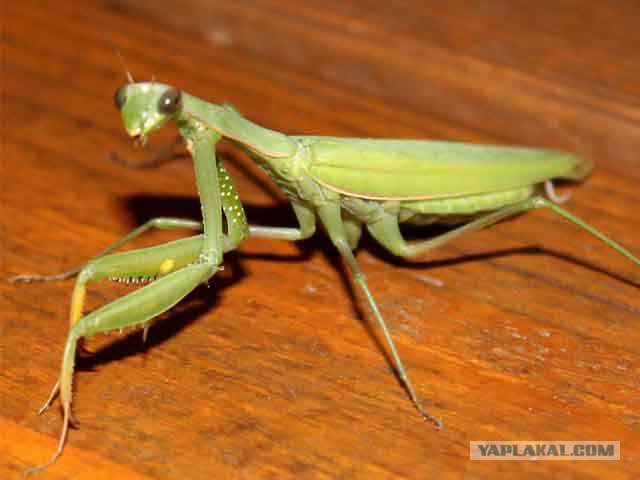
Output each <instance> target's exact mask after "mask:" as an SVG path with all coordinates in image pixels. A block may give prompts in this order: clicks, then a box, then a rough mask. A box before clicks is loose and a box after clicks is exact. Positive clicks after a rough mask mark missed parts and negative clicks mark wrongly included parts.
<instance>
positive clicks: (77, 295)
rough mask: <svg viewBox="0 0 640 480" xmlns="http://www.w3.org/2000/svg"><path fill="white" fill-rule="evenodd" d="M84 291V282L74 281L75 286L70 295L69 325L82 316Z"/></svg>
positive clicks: (71, 325)
mask: <svg viewBox="0 0 640 480" xmlns="http://www.w3.org/2000/svg"><path fill="white" fill-rule="evenodd" d="M86 291H87V290H86V288H85V286H84V283H76V288H74V289H73V296H72V297H71V314H70V316H69V323H70V327H73V326H74V325H75V324H76V322H77V321H78V320H80V318H81V317H82V307H83V306H84V298H85V294H86Z"/></svg>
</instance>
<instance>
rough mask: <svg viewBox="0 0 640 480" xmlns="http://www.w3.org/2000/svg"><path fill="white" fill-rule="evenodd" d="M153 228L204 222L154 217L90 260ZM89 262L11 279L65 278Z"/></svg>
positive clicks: (195, 226)
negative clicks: (54, 271)
mask: <svg viewBox="0 0 640 480" xmlns="http://www.w3.org/2000/svg"><path fill="white" fill-rule="evenodd" d="M152 228H158V229H160V230H175V229H179V228H185V229H190V230H202V222H198V221H196V220H189V219H185V218H174V217H156V218H152V219H151V220H148V221H147V222H145V223H143V224H142V225H140V226H139V227H136V228H134V229H133V230H131V231H130V232H129V233H127V234H126V235H125V236H124V237H122V238H121V239H119V240H117V241H115V242H114V243H112V244H111V245H109V246H108V247H107V248H105V249H104V250H102V251H101V252H100V253H98V254H97V255H96V256H95V257H93V258H92V259H91V260H89V262H91V261H94V260H97V259H98V258H100V257H104V256H105V255H108V254H110V253H112V252H114V251H116V250H117V249H118V248H120V247H122V246H123V245H125V244H127V243H129V242H131V241H132V240H134V239H136V238H138V237H139V236H140V235H142V234H143V233H144V232H146V231H147V230H150V229H152ZM87 264H88V262H85V263H82V264H80V265H77V266H75V267H73V268H70V269H69V270H65V271H64V272H60V273H55V274H53V275H29V274H22V275H16V276H14V277H11V278H10V279H9V281H10V282H50V281H54V280H65V279H67V278H70V277H73V276H74V275H76V274H77V273H79V272H80V270H82V268H83V267H84V266H85V265H87Z"/></svg>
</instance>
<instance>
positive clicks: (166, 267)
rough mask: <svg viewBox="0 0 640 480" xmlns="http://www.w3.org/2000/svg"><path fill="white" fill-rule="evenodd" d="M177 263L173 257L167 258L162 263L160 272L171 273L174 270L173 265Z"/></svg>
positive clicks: (162, 273)
mask: <svg viewBox="0 0 640 480" xmlns="http://www.w3.org/2000/svg"><path fill="white" fill-rule="evenodd" d="M175 265H176V262H175V261H174V260H173V258H167V259H166V260H165V261H164V262H162V263H161V264H160V274H161V275H164V274H166V273H169V272H170V271H171V270H173V267H175Z"/></svg>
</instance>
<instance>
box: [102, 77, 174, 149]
mask: <svg viewBox="0 0 640 480" xmlns="http://www.w3.org/2000/svg"><path fill="white" fill-rule="evenodd" d="M114 101H115V104H116V107H117V108H118V110H120V112H121V114H122V121H123V122H124V128H125V129H126V131H127V133H128V134H129V135H130V136H132V137H134V138H136V139H137V140H138V141H139V142H140V143H141V144H142V145H144V144H145V143H146V140H147V134H148V133H149V132H151V131H153V130H157V129H159V128H161V127H162V126H163V125H164V124H165V123H167V122H168V121H169V120H172V119H175V118H176V117H177V116H178V115H179V114H180V112H181V111H182V93H181V92H180V90H178V89H176V88H174V87H171V86H169V85H164V84H162V83H157V82H137V83H129V84H127V85H123V86H122V87H120V88H118V89H117V90H116V93H115V96H114Z"/></svg>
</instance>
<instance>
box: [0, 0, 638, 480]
mask: <svg viewBox="0 0 640 480" xmlns="http://www.w3.org/2000/svg"><path fill="white" fill-rule="evenodd" d="M444 5H445V2H438V1H409V0H407V1H390V2H375V1H369V2H367V1H356V2H349V3H347V2H341V1H337V0H322V1H319V0H309V1H305V2H293V1H277V0H265V1H256V2H252V1H250V0H236V1H234V2H208V1H204V0H199V1H198V0H190V1H185V2H176V3H175V4H172V3H171V2H166V1H147V2H134V1H112V2H108V1H103V2H100V1H89V2H36V1H33V0H23V1H20V2H6V3H5V2H3V9H4V10H5V11H4V13H3V16H2V30H3V32H2V34H3V42H2V48H3V52H2V56H3V70H2V89H3V94H2V109H3V111H2V125H3V127H2V128H3V131H2V152H1V156H0V159H1V161H2V175H1V178H2V226H3V230H2V272H1V273H2V277H3V278H6V277H8V276H9V275H14V274H17V273H24V272H45V273H50V272H56V271H60V270H63V269H65V268H67V267H69V266H71V265H74V264H75V263H77V262H79V261H81V260H83V259H87V258H89V257H91V256H92V255H93V254H94V253H96V252H97V251H99V250H100V249H101V248H103V247H104V246H105V245H107V244H109V243H110V242H112V241H114V240H115V239H116V238H118V237H119V236H121V235H122V234H124V233H125V232H126V231H128V230H129V229H130V228H132V227H133V226H135V225H137V224H139V223H141V222H143V221H144V220H145V219H147V218H150V217H152V216H156V215H183V216H192V217H197V215H198V212H199V208H198V204H197V200H196V197H195V191H194V185H193V173H192V169H191V165H190V163H189V162H188V161H177V162H173V163H169V164H167V165H165V166H163V167H161V168H159V169H156V170H146V171H141V170H127V169H125V168H124V167H122V166H120V165H117V164H115V163H113V162H109V161H108V160H107V159H108V157H109V156H111V155H112V154H113V153H117V154H118V155H120V156H121V157H124V158H127V159H131V160H132V161H142V160H144V159H145V158H149V157H150V156H151V155H153V152H157V151H159V150H161V149H162V147H163V145H167V144H169V143H170V142H171V139H172V138H173V135H174V133H173V132H171V131H168V132H164V133H159V134H158V135H156V136H155V137H152V139H151V149H150V150H140V149H137V150H136V149H134V148H133V146H132V144H131V141H130V140H129V139H127V138H126V135H125V134H124V131H123V129H122V127H121V125H120V121H119V118H118V114H117V112H116V111H115V109H114V108H113V104H112V95H113V91H114V90H115V88H116V87H117V86H119V85H120V84H122V83H124V81H125V77H124V73H123V67H122V65H121V63H120V61H119V60H118V57H117V56H116V54H115V53H114V51H115V50H118V51H120V52H122V55H123V57H124V59H125V62H126V64H127V67H128V68H130V69H131V70H132V72H133V74H134V75H135V76H136V78H140V79H149V78H150V77H151V76H152V75H155V78H156V79H158V80H161V81H163V82H166V83H171V84H174V85H176V86H178V87H180V88H183V89H185V90H187V91H189V92H191V93H193V94H195V95H198V96H200V97H202V98H205V99H207V100H210V101H214V102H223V101H227V102H231V103H233V104H234V105H235V106H236V107H237V108H238V109H239V110H240V111H242V112H244V113H245V114H246V115H247V116H248V117H249V118H251V119H252V120H254V121H256V122H258V123H260V124H263V125H265V126H268V127H271V128H274V129H278V130H282V131H285V132H289V133H313V134H332V135H352V136H355V135H357V136H372V137H403V138H416V137H418V138H438V139H451V140H459V141H470V142H484V143H506V144H523V145H531V146H545V147H554V148H561V149H565V150H569V151H573V152H577V153H579V154H582V155H585V156H587V157H589V158H591V159H593V160H594V161H596V162H597V164H598V167H599V168H598V170H597V171H596V173H595V174H594V175H592V176H591V178H589V180H588V181H587V182H586V183H585V184H584V185H581V186H579V187H576V188H574V187H568V188H562V189H561V190H562V191H563V192H564V191H568V190H571V191H572V192H574V198H573V199H572V201H571V203H570V206H569V208H570V209H571V210H572V211H573V212H574V213H576V214H577V215H580V216H582V217H583V218H585V219H587V220H589V221H592V222H593V223H594V224H595V225H597V226H598V227H600V228H601V229H602V230H604V231H605V232H607V233H609V234H610V235H611V236H613V237H614V238H616V239H617V240H619V241H620V242H622V243H623V244H625V245H626V246H628V247H629V248H631V249H632V250H634V251H635V252H636V253H637V252H640V220H638V213H637V212H638V207H637V205H638V201H639V200H640V192H639V185H640V183H639V181H640V174H639V173H638V168H639V167H640V57H638V50H637V49H638V45H640V34H639V29H638V27H637V20H638V18H640V7H639V6H638V4H637V3H634V2H614V1H611V2H584V1H577V0H575V1H573V0H554V1H539V2H530V1H524V0H517V1H514V0H501V1H489V2H467V1H459V0H453V1H449V2H446V6H444ZM633 5H635V6H633ZM227 156H228V157H230V158H229V160H228V161H227V165H229V168H230V169H231V171H232V173H233V174H234V176H235V178H236V180H237V183H238V185H239V188H240V190H241V193H242V196H243V199H244V202H245V205H246V209H247V212H248V215H249V217H250V218H251V219H252V220H253V221H254V222H256V223H262V224H276V225H291V224H292V222H293V215H292V214H291V213H290V211H289V208H288V207H287V205H286V203H285V202H284V201H283V199H282V197H281V196H280V195H279V194H278V193H277V191H276V190H275V188H274V187H273V186H272V185H271V184H270V183H269V181H268V180H266V179H265V177H264V176H262V175H261V174H260V173H259V172H257V170H256V168H255V167H254V166H253V165H252V164H251V162H249V161H248V160H247V159H246V158H243V157H242V156H239V155H237V154H234V153H233V152H230V151H229V150H228V149H227ZM433 233H434V232H433V231H429V230H427V231H426V232H424V234H425V235H428V234H433ZM177 235H179V233H177V232H176V233H172V234H162V233H155V234H149V235H148V236H146V237H144V239H141V240H140V241H139V242H137V243H136V245H138V246H140V245H149V244H153V243H158V242H160V241H163V240H166V239H168V238H175V236H177ZM358 258H359V260H360V262H361V263H362V266H363V268H364V270H365V271H366V272H367V273H368V275H369V279H370V283H371V287H372V289H373V291H374V293H375V294H376V295H377V298H378V301H379V303H380V305H381V308H382V310H383V312H384V314H385V315H386V317H387V319H388V321H389V323H390V324H391V327H392V330H393V333H394V335H395V337H396V339H397V342H398V346H399V349H400V351H401V354H402V355H403V357H404V359H405V362H406V363H407V364H408V367H409V370H410V372H411V374H412V376H413V379H414V382H415V383H416V387H417V389H418V391H419V393H420V394H421V395H422V396H423V397H424V398H425V399H427V401H428V402H429V404H430V408H431V411H432V412H433V413H435V414H436V415H438V416H440V417H442V418H443V420H444V422H445V430H444V431H442V432H436V431H434V430H433V429H432V428H431V427H430V426H429V425H426V424H424V423H423V422H422V421H421V420H420V419H419V418H418V416H417V415H416V414H415V411H414V409H413V407H412V405H411V404H410V402H409V401H408V400H407V398H406V395H405V393H404V391H403V390H402V389H401V388H400V386H399V384H398V381H397V380H396V379H395V378H394V376H393V375H392V373H391V370H390V366H389V363H388V361H387V359H386V358H385V356H384V354H383V352H384V347H382V344H381V341H380V337H379V335H378V333H379V332H378V331H377V330H376V329H372V328H371V327H370V326H369V321H370V320H371V318H370V317H369V315H368V313H367V312H366V309H365V308H364V307H365V305H364V303H363V302H362V299H361V297H360V296H359V293H358V292H355V293H353V290H352V288H351V286H350V283H349V279H348V276H347V275H345V274H344V273H343V271H342V269H341V265H340V262H339V260H338V258H337V256H336V254H335V253H334V252H333V251H332V249H331V248H330V247H329V245H328V242H327V241H326V239H325V238H324V237H323V236H322V235H317V236H316V237H315V238H314V239H312V240H310V241H307V242H304V243H302V244H300V245H298V246H295V245H292V244H288V243H286V242H279V241H268V240H249V241H247V242H246V243H245V244H244V245H243V246H242V248H241V249H240V250H239V251H238V252H237V253H235V254H233V255H229V256H228V257H227V259H226V261H225V266H226V269H225V271H224V272H223V273H222V274H221V275H220V276H219V277H217V278H215V279H214V281H213V282H212V283H211V286H210V288H209V289H207V288H200V289H198V290H197V291H196V292H195V293H194V294H192V295H191V296H190V297H189V298H188V299H187V300H186V301H184V302H183V303H182V304H181V305H180V306H179V307H178V308H176V309H175V310H173V311H172V312H171V314H169V315H165V316H164V317H163V320H162V321H161V322H159V323H158V324H157V325H155V326H154V327H153V328H152V329H151V332H150V341H149V342H148V343H147V344H146V345H142V342H141V338H140V334H139V333H133V334H130V335H124V336H122V337H105V336H101V337H99V338H96V339H93V340H91V341H90V343H89V347H90V348H91V349H92V350H93V351H94V352H95V353H94V355H91V356H87V357H85V358H82V359H80V361H79V369H78V374H77V375H76V382H75V385H76V389H75V392H76V393H75V402H74V409H75V413H76V416H77V417H78V419H79V420H80V422H81V429H79V430H73V431H71V433H70V435H69V442H68V445H67V448H66V450H65V453H64V455H63V457H62V458H61V459H60V461H59V462H58V463H57V464H56V465H55V466H54V467H52V468H51V469H50V470H49V471H47V472H46V473H45V474H43V475H42V478H51V479H63V478H75V479H78V478H87V479H89V478H90V479H95V478H166V479H185V478H187V479H205V478H206V479H210V478H247V479H251V478H400V477H406V478H428V477H435V476H437V477H439V478H461V477H465V478H495V477H496V476H497V475H498V474H499V475H501V476H514V475H516V474H517V475H518V476H519V477H521V478H527V477H531V478H539V477H540V476H545V477H547V478H551V477H555V478H605V477H606V478H631V477H632V476H633V475H634V473H635V474H636V475H638V473H639V472H640V413H639V409H640V393H639V392H638V389H639V387H640V384H639V380H638V378H639V377H638V373H639V367H640V362H639V359H638V354H637V351H638V345H639V344H640V300H639V296H638V293H639V292H640V290H639V288H640V270H639V269H638V268H637V267H634V266H633V265H632V264H630V263H629V262H627V261H626V260H624V259H623V258H621V257H619V256H618V255H616V254H614V253H612V252H611V251H610V250H608V249H607V248H605V247H604V246H603V245H601V244H600V243H598V242H597V241H596V240H594V239H593V238H590V237H589V236H588V235H587V234H585V233H583V232H581V231H578V230H577V229H576V228H575V227H574V226H572V225H569V224H567V223H566V222H564V221H562V220H561V219H559V218H556V217H554V216H553V215H552V214H551V213H549V212H535V213H534V214H531V215H527V216H524V217H521V218H518V219H516V220H514V221H510V222H505V223H503V224H501V225H498V226H496V227H495V228H492V229H489V230H486V231H483V232H479V233H475V234H472V235H468V236H466V237H464V238H462V239H460V240H459V241H456V242H455V243H453V244H450V245H447V246H446V247H444V248H442V249H440V250H439V251H437V252H434V253H433V254H432V255H429V256H428V258H424V259H421V260H417V261H414V262H410V263H403V262H399V261H396V260H394V259H391V258H389V256H388V255H386V254H384V253H383V252H381V250H380V249H379V248H377V247H375V246H374V245H372V243H371V242H370V241H365V242H364V243H363V246H362V248H361V249H360V251H359V255H358ZM434 277H435V278H436V279H438V280H440V281H442V282H443V285H442V286H437V282H435V281H433V278H434ZM72 285H73V282H72V281H65V282H59V283H48V284H28V285H27V284H18V285H13V284H9V283H7V282H5V281H2V282H0V288H1V291H2V310H1V311H2V314H1V320H0V432H2V435H0V477H1V478H19V477H20V476H21V474H22V471H23V469H24V468H26V467H28V466H31V465H33V464H34V463H38V462H41V461H43V460H45V459H46V458H48V456H49V455H50V454H51V453H52V451H53V450H54V448H55V444H56V442H57V437H58V433H59V429H60V421H61V419H60V416H59V413H58V408H57V404H56V408H54V409H52V410H51V411H49V412H47V413H46V414H45V415H43V416H42V417H37V416H36V414H35V411H36V409H37V408H38V407H39V405H40V404H41V403H42V402H43V401H44V399H45V397H46V395H47V394H48V392H49V388H50V387H51V385H52V383H53V382H54V380H55V378H56V376H57V373H58V367H59V362H60V357H61V352H62V348H63V344H64V341H65V338H66V332H67V309H68V301H69V296H70V292H71V289H72ZM126 290H127V289H126V288H123V287H121V286H114V285H110V284H108V285H101V286H97V287H95V288H92V289H91V292H92V293H91V295H90V306H91V307H95V306H98V305H100V304H102V303H104V302H105V301H108V300H109V299H113V298H115V297H116V296H118V295H122V294H123V293H124V292H125V291H126ZM363 312H364V313H363ZM482 439H492V440H619V441H621V443H622V456H623V459H622V461H619V462H578V461H575V462H539V463H535V462H471V461H469V460H468V450H469V441H470V440H482Z"/></svg>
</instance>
